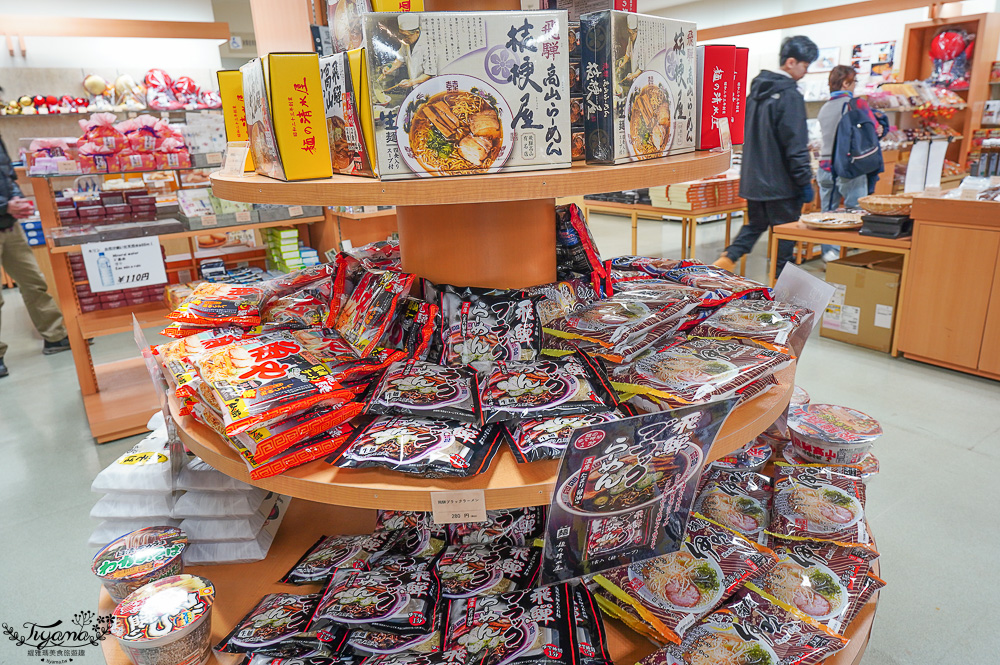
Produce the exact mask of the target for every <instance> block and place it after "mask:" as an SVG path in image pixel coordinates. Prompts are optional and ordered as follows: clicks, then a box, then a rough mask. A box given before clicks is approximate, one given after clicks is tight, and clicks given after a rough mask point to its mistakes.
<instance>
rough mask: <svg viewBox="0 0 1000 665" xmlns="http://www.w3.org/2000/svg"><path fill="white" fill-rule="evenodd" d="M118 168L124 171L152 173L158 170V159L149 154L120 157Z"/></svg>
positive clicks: (142, 153) (141, 153) (139, 153)
mask: <svg viewBox="0 0 1000 665" xmlns="http://www.w3.org/2000/svg"><path fill="white" fill-rule="evenodd" d="M118 168H120V169H121V170H122V171H152V170H153V169H155V168H156V157H154V156H153V154H152V153H149V152H136V153H133V154H131V155H118Z"/></svg>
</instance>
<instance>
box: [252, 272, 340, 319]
mask: <svg viewBox="0 0 1000 665" xmlns="http://www.w3.org/2000/svg"><path fill="white" fill-rule="evenodd" d="M332 296H333V282H331V281H323V282H319V283H318V284H314V285H312V286H307V287H306V288H304V289H302V290H300V291H295V292H294V293H291V294H289V295H286V296H282V297H280V298H273V299H271V300H270V301H269V302H268V303H267V306H266V307H265V308H264V312H263V314H262V316H261V323H262V324H263V326H264V330H296V329H301V328H315V327H317V326H322V325H324V324H325V323H326V320H327V318H328V317H329V316H330V311H329V310H330V299H331V297H332Z"/></svg>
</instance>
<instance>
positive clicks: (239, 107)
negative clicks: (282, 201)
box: [217, 69, 254, 171]
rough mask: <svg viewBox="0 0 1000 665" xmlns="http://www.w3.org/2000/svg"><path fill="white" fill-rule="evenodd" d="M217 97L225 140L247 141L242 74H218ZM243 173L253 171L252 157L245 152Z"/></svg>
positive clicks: (231, 71) (234, 72) (222, 72)
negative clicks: (219, 102) (220, 105)
mask: <svg viewBox="0 0 1000 665" xmlns="http://www.w3.org/2000/svg"><path fill="white" fill-rule="evenodd" d="M217 76H218V79H219V96H220V97H222V115H223V117H224V118H225V120H226V140H227V141H246V140H247V115H246V110H245V108H244V106H243V74H242V72H240V70H238V69H226V70H222V71H220V72H218V74H217ZM243 170H244V171H253V170H254V163H253V155H252V154H250V152H247V158H246V161H245V162H244V163H243Z"/></svg>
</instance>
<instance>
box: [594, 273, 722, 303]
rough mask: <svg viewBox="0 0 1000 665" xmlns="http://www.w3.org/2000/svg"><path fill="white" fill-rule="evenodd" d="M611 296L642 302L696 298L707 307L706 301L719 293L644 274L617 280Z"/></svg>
mask: <svg viewBox="0 0 1000 665" xmlns="http://www.w3.org/2000/svg"><path fill="white" fill-rule="evenodd" d="M611 297H612V298H615V299H617V300H623V301H631V300H638V301H640V302H658V301H671V300H683V299H694V300H695V301H696V303H697V305H698V307H705V303H706V302H712V301H713V300H716V299H717V298H718V294H717V293H714V292H712V291H706V290H704V289H699V288H696V287H694V286H685V285H683V284H678V283H677V282H669V281H667V280H665V279H656V278H652V277H648V276H645V275H643V276H642V277H641V278H637V279H629V280H622V281H620V282H615V285H614V293H613V294H612V296H611Z"/></svg>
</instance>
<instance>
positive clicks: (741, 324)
mask: <svg viewBox="0 0 1000 665" xmlns="http://www.w3.org/2000/svg"><path fill="white" fill-rule="evenodd" d="M813 316H814V314H813V311H812V310H810V309H806V308H805V307H798V306H797V305H792V304H788V303H781V302H774V301H770V300H733V301H730V302H728V303H726V304H725V305H723V306H722V307H720V308H719V309H718V311H716V312H715V314H713V315H712V316H710V317H708V318H707V319H705V320H704V321H702V322H701V323H699V324H698V325H696V326H695V327H694V328H692V329H691V330H690V331H689V332H688V335H689V336H691V337H704V338H707V339H719V340H733V341H737V342H740V343H741V344H755V345H757V346H762V347H764V348H765V349H772V350H775V351H781V352H782V353H790V354H792V355H794V356H796V357H797V356H799V355H800V354H801V353H802V347H804V346H805V343H806V341H807V340H808V339H809V333H810V332H812V321H813Z"/></svg>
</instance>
